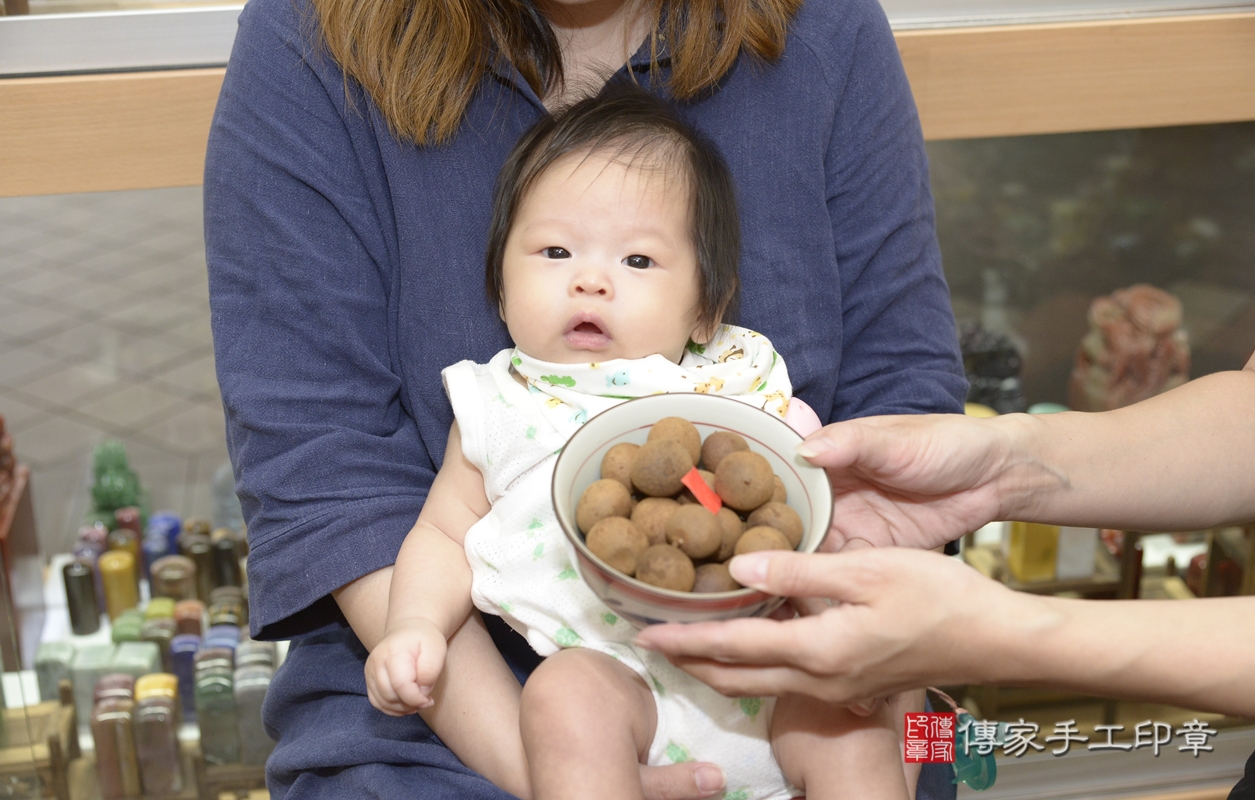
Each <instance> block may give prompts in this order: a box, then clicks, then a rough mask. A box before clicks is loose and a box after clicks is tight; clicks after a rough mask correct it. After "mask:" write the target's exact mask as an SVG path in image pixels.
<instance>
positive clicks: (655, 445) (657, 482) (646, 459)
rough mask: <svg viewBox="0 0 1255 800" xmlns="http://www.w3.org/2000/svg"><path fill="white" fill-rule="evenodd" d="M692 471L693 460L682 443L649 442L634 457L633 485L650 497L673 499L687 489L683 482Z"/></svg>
mask: <svg viewBox="0 0 1255 800" xmlns="http://www.w3.org/2000/svg"><path fill="white" fill-rule="evenodd" d="M692 468H693V459H692V458H690V457H689V453H688V450H686V449H685V448H684V446H683V445H681V444H679V443H678V442H676V441H674V440H672V439H658V440H657V441H653V442H646V443H645V444H643V445H641V447H640V449H639V450H637V451H636V455H635V456H633V457H632V485H633V486H635V487H636V488H637V489H640V491H641V493H642V494H646V495H649V496H650V497H671V496H672V495H675V494H678V493H679V491H680V490H681V489H683V488H684V484H683V483H681V481H680V479H681V478H683V477H684V476H685V475H687V474H688V471H689V470H691V469H692Z"/></svg>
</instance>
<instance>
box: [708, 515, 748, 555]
mask: <svg viewBox="0 0 1255 800" xmlns="http://www.w3.org/2000/svg"><path fill="white" fill-rule="evenodd" d="M715 521H716V522H718V523H719V533H720V536H721V538H722V541H721V543H720V545H719V554H718V555H717V556H715V558H716V560H718V561H727V560H728V559H729V558H732V555H733V553H734V551H735V550H736V541H737V539H740V538H741V534H743V533H745V523H744V522H742V521H741V518H740V517H738V516H737V514H736V512H735V511H733V510H732V509H730V508H728V507H727V506H724V507H723V508H721V509H719V513H718V514H715Z"/></svg>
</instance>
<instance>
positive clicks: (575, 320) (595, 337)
mask: <svg viewBox="0 0 1255 800" xmlns="http://www.w3.org/2000/svg"><path fill="white" fill-rule="evenodd" d="M566 340H567V343H568V344H569V345H570V346H572V347H574V348H576V349H578V350H600V349H602V348H604V347H605V346H606V345H607V344H609V343H610V334H609V333H607V332H606V326H605V323H603V322H602V321H601V318H600V317H598V316H597V315H596V314H588V313H585V314H576V315H575V316H574V317H572V318H571V321H570V322H568V323H567V327H566Z"/></svg>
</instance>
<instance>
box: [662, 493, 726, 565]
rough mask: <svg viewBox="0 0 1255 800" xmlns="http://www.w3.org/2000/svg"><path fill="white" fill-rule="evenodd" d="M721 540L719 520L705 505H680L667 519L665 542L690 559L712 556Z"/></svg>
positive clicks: (717, 550)
mask: <svg viewBox="0 0 1255 800" xmlns="http://www.w3.org/2000/svg"><path fill="white" fill-rule="evenodd" d="M722 541H723V534H722V530H721V528H720V525H719V522H718V520H717V519H716V518H715V515H714V514H712V513H710V512H709V511H707V510H706V507H705V506H700V505H690V506H680V507H679V508H677V509H676V510H675V512H674V513H673V514H672V515H671V518H670V519H668V520H667V542H668V543H669V544H672V545H674V546H676V547H678V548H680V550H682V551H684V554H685V555H686V556H688V557H689V558H691V559H694V560H699V559H703V558H709V557H711V556H713V555H714V554H715V553H718V552H719V545H720V544H721V543H722Z"/></svg>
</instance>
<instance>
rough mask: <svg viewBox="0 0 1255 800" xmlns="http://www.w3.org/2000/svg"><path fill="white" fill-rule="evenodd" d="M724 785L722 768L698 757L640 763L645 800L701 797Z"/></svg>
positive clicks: (719, 790)
mask: <svg viewBox="0 0 1255 800" xmlns="http://www.w3.org/2000/svg"><path fill="white" fill-rule="evenodd" d="M726 786H727V779H726V778H725V777H724V775H723V770H722V769H720V768H719V767H717V766H715V765H714V764H708V763H705V762H701V761H682V762H680V763H679V764H668V765H666V766H661V767H647V766H642V767H641V789H642V790H643V793H644V795H645V798H646V800H702V798H706V797H715V796H717V795H721V794H722V793H723V790H724V789H725V788H726Z"/></svg>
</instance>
